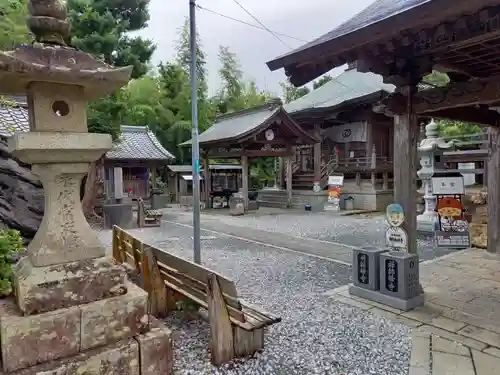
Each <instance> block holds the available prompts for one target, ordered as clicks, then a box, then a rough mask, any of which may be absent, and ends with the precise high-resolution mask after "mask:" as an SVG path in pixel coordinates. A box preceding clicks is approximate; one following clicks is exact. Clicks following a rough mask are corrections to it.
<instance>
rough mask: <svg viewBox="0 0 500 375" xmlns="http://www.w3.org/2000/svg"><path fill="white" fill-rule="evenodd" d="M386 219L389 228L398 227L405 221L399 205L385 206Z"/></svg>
mask: <svg viewBox="0 0 500 375" xmlns="http://www.w3.org/2000/svg"><path fill="white" fill-rule="evenodd" d="M385 213H386V219H387V222H388V223H389V225H390V226H391V227H399V226H401V225H402V224H403V222H404V221H405V212H404V209H403V207H402V206H401V205H400V204H397V203H392V204H390V205H388V206H387V209H386V212H385Z"/></svg>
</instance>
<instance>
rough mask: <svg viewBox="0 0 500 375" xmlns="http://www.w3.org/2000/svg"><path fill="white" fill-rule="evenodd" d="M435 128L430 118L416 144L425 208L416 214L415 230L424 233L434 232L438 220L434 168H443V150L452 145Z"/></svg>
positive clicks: (435, 125) (418, 173)
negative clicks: (433, 178) (432, 179)
mask: <svg viewBox="0 0 500 375" xmlns="http://www.w3.org/2000/svg"><path fill="white" fill-rule="evenodd" d="M437 130H438V127H437V124H436V123H435V122H434V120H431V122H430V123H429V124H427V126H426V127H425V138H424V139H423V140H422V141H421V142H420V144H419V146H418V152H419V155H420V166H421V168H420V170H419V171H418V172H417V175H418V177H419V178H420V179H421V180H422V188H423V190H424V201H425V208H424V212H423V213H422V214H421V215H418V216H417V230H418V231H419V232H426V233H434V232H435V231H436V225H437V222H438V216H437V212H435V208H436V197H435V196H434V195H433V194H432V184H431V178H432V176H433V175H434V171H435V170H436V169H443V153H444V151H446V150H449V149H451V148H452V147H453V142H445V141H443V140H442V139H441V138H440V137H439V134H438V131H437Z"/></svg>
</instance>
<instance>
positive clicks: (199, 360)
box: [101, 223, 410, 375]
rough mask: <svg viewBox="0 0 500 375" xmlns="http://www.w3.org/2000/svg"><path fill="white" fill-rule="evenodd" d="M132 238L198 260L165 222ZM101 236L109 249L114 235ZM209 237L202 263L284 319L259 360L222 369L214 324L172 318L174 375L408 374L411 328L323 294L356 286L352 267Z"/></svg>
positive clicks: (184, 235)
mask: <svg viewBox="0 0 500 375" xmlns="http://www.w3.org/2000/svg"><path fill="white" fill-rule="evenodd" d="M131 232H133V233H134V234H135V235H137V236H138V237H140V238H142V239H143V240H145V241H146V242H149V243H151V244H152V245H156V246H158V247H161V248H163V249H166V250H168V251H170V252H173V253H175V254H178V255H181V256H184V257H186V258H191V255H192V239H191V233H192V232H191V229H189V228H185V227H178V226H173V225H166V224H165V223H164V224H163V226H162V228H148V229H143V230H133V231H131ZM101 236H102V239H103V242H105V243H106V244H107V245H108V246H109V245H110V241H111V235H110V232H109V231H106V232H102V233H101ZM202 236H204V237H203V238H202V260H203V263H204V264H205V265H207V266H208V267H211V268H213V269H215V270H217V271H219V272H221V273H222V274H224V275H226V276H228V277H230V278H232V279H233V280H234V281H235V282H236V284H237V287H238V290H239V292H240V296H241V297H242V298H244V299H246V300H248V301H249V302H251V303H255V304H257V305H260V306H262V307H263V308H264V309H266V310H270V311H273V312H275V313H277V314H278V315H280V316H281V317H282V319H283V321H282V322H281V323H278V324H275V325H273V326H272V327H270V328H269V330H268V332H267V334H266V342H265V348H264V351H263V352H262V353H259V354H257V355H256V356H255V358H252V359H248V360H241V361H240V360H238V361H235V362H233V363H230V364H226V365H224V366H222V367H220V368H215V367H213V366H212V365H211V364H210V354H209V352H208V341H209V338H208V334H209V328H208V326H207V324H206V323H205V322H203V321H194V322H185V321H184V322H183V321H182V319H180V318H179V317H172V318H170V319H169V320H168V321H167V324H168V325H169V326H171V327H172V329H173V331H174V342H175V357H174V366H175V374H184V375H188V374H189V375H198V374H227V375H229V374H231V375H236V374H259V375H260V374H262V375H265V374H273V375H309V374H322V375H336V374H341V373H342V374H345V375H347V374H352V375H371V374H374V375H375V374H376V375H382V374H383V375H403V374H404V375H406V374H408V361H409V351H410V339H409V333H410V330H409V328H408V327H406V326H403V325H399V324H395V323H393V322H390V321H388V320H386V319H384V318H382V317H378V316H374V315H372V314H369V313H367V312H364V311H362V310H360V309H356V308H353V307H350V306H347V305H343V304H341V303H338V302H336V301H333V300H331V299H328V298H327V297H325V296H323V295H322V294H323V293H324V292H325V291H328V290H331V289H333V288H336V287H338V286H341V285H345V284H347V283H348V282H349V277H350V269H349V267H348V266H345V265H342V264H338V263H334V262H330V261H327V260H322V259H318V258H313V257H310V256H305V255H299V254H296V253H290V252H285V251H279V250H276V249H274V248H269V247H266V246H263V245H258V244H254V243H249V242H246V241H242V240H236V239H232V238H228V237H224V236H220V235H214V234H213V233H202ZM339 366H340V367H341V368H342V369H343V372H341V370H340V368H339Z"/></svg>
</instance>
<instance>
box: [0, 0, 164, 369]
mask: <svg viewBox="0 0 500 375" xmlns="http://www.w3.org/2000/svg"><path fill="white" fill-rule="evenodd" d="M28 9H29V12H30V18H29V20H28V26H29V28H30V30H31V31H32V33H33V34H34V36H35V39H36V40H35V42H34V43H33V44H31V45H22V46H19V47H17V48H16V49H15V50H13V51H10V52H0V92H1V93H5V94H20V93H26V94H27V99H28V105H29V121H30V132H28V133H22V134H16V135H15V136H14V137H13V138H12V139H11V140H10V141H9V142H10V144H9V147H10V149H11V151H12V153H13V154H14V155H15V156H16V157H17V158H19V159H20V160H21V161H23V162H25V163H28V164H31V165H32V171H33V172H34V173H35V174H37V175H38V176H39V178H40V180H41V181H42V183H43V187H44V193H45V215H44V217H43V220H42V223H41V225H40V228H39V230H38V232H37V233H36V236H35V238H34V239H33V241H32V242H31V243H30V244H29V246H28V256H27V257H25V258H23V259H21V260H20V261H19V263H18V264H17V265H15V266H14V269H13V271H14V290H15V293H14V294H15V297H13V298H10V299H5V300H2V301H0V316H1V319H0V332H1V333H2V338H1V353H2V357H1V359H2V363H3V364H2V368H0V373H3V372H5V373H11V372H15V373H16V374H17V373H18V372H17V371H21V370H22V373H23V374H41V373H44V374H56V373H57V374H62V373H64V374H67V375H71V374H103V375H104V374H121V375H132V374H133V375H135V374H146V373H147V374H153V373H169V372H170V371H168V366H167V365H166V362H168V361H169V358H168V355H167V354H165V353H166V352H167V351H168V350H167V347H168V345H169V343H170V338H169V331H168V330H165V329H160V330H159V331H156V332H155V333H148V331H149V329H150V318H149V315H148V297H147V294H146V293H145V292H144V291H142V290H141V289H139V288H138V287H136V286H134V285H132V284H130V283H129V282H128V281H127V279H126V273H125V270H124V269H123V267H122V266H121V265H119V264H117V263H116V262H115V261H114V260H113V259H112V258H108V257H106V252H105V248H104V247H103V245H102V243H101V242H100V240H99V238H98V236H97V234H96V233H95V232H94V231H93V230H92V229H91V228H90V226H89V224H88V223H87V221H86V219H85V217H84V215H83V212H82V207H81V203H80V184H81V181H82V178H83V176H84V175H85V174H86V173H87V171H88V168H89V164H90V163H91V162H93V161H95V160H97V159H99V158H100V157H101V156H102V155H103V154H104V153H105V152H106V151H107V150H109V149H110V148H111V146H112V142H111V136H109V135H104V134H90V133H88V130H87V117H86V105H87V101H89V100H92V99H95V98H98V97H100V96H103V95H105V94H107V93H109V92H113V91H114V90H116V89H117V88H119V87H120V86H123V85H124V84H126V83H127V82H128V80H129V78H130V74H131V71H132V68H131V67H125V68H118V69H116V68H113V67H111V66H109V65H107V64H105V63H104V62H102V61H99V60H96V59H95V58H93V57H92V56H91V55H89V54H87V53H84V52H82V51H79V50H76V49H74V48H72V47H69V46H67V45H66V41H68V40H69V39H70V33H69V30H70V27H69V24H68V21H67V5H66V1H63V0H31V1H30V2H29V6H28ZM152 340H153V341H154V340H156V341H155V343H154V344H152ZM161 350H163V352H164V353H159V351H161ZM63 358H65V359H63ZM148 368H149V369H148ZM2 370H3V372H2ZM148 371H149V372H148ZM151 371H153V372H151Z"/></svg>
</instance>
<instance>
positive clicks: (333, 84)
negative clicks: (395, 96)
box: [284, 69, 395, 113]
mask: <svg viewBox="0 0 500 375" xmlns="http://www.w3.org/2000/svg"><path fill="white" fill-rule="evenodd" d="M394 89H395V86H393V85H389V84H385V83H384V82H383V79H382V76H379V75H377V74H373V73H361V72H358V71H357V70H355V69H351V70H346V71H345V72H343V73H342V74H340V75H338V76H337V77H336V78H335V79H332V80H331V81H330V82H327V83H325V84H324V85H323V86H321V87H319V88H317V89H316V90H313V91H311V92H310V93H309V94H307V95H304V96H303V97H301V98H299V99H297V100H294V101H293V102H290V103H288V104H285V105H284V108H285V110H286V111H287V112H288V113H296V112H299V111H304V110H308V109H317V108H331V107H335V106H338V105H342V104H344V103H347V102H349V101H351V100H354V99H358V98H362V97H364V96H368V95H370V94H374V93H376V92H386V93H388V94H389V93H392V92H393V91H394Z"/></svg>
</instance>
